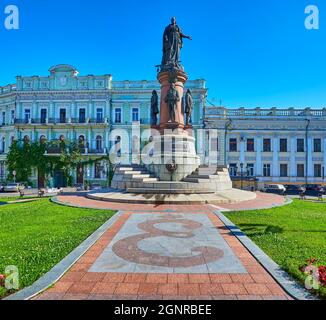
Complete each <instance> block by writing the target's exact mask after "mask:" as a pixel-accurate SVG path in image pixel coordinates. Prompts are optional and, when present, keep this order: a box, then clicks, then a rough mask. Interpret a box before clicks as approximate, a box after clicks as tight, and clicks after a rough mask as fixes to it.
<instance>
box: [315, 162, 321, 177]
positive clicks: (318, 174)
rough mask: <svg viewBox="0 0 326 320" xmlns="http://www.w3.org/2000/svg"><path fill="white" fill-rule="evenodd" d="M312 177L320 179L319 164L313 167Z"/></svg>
mask: <svg viewBox="0 0 326 320" xmlns="http://www.w3.org/2000/svg"><path fill="white" fill-rule="evenodd" d="M314 176H315V178H321V164H315V165H314Z"/></svg>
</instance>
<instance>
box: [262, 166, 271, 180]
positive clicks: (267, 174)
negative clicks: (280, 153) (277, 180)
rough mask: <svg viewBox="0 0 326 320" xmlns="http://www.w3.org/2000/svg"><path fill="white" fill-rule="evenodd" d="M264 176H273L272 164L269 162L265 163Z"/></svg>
mask: <svg viewBox="0 0 326 320" xmlns="http://www.w3.org/2000/svg"><path fill="white" fill-rule="evenodd" d="M263 176H264V177H271V165H270V164H269V163H265V164H264V166H263Z"/></svg>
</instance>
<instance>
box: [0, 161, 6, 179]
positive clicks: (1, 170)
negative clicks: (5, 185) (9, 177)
mask: <svg viewBox="0 0 326 320" xmlns="http://www.w3.org/2000/svg"><path fill="white" fill-rule="evenodd" d="M0 180H5V162H3V161H1V162H0Z"/></svg>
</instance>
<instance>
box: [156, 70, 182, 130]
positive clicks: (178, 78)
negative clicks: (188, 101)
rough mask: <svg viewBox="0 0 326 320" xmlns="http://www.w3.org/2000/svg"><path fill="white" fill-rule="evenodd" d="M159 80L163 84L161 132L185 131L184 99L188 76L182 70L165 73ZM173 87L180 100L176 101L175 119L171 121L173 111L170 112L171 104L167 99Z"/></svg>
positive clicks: (160, 74)
mask: <svg viewBox="0 0 326 320" xmlns="http://www.w3.org/2000/svg"><path fill="white" fill-rule="evenodd" d="M157 79H158V81H159V82H160V84H161V102H160V125H159V128H160V130H161V131H163V130H164V129H172V130H174V129H184V125H185V121H184V111H183V106H182V98H183V95H184V85H185V83H186V82H187V80H188V76H187V74H186V73H185V72H183V71H181V70H175V71H163V72H160V73H159V74H158V76H157ZM172 85H174V87H175V90H176V92H177V93H178V94H177V97H178V98H177V99H176V103H175V106H174V107H175V111H174V113H175V114H174V119H171V111H170V110H169V103H168V102H167V97H168V94H169V91H170V90H171V86H172ZM172 120H174V121H172Z"/></svg>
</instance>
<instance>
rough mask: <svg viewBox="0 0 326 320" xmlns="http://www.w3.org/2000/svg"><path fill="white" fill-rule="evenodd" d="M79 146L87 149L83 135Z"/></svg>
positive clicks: (79, 139)
mask: <svg viewBox="0 0 326 320" xmlns="http://www.w3.org/2000/svg"><path fill="white" fill-rule="evenodd" d="M78 145H79V147H81V148H85V137H84V136H83V135H81V136H79V138H78Z"/></svg>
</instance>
